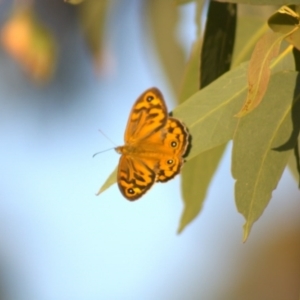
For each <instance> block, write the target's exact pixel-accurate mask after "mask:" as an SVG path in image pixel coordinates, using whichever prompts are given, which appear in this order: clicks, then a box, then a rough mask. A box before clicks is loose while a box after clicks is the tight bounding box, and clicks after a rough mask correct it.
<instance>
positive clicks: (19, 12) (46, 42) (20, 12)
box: [1, 7, 57, 83]
mask: <svg viewBox="0 0 300 300" xmlns="http://www.w3.org/2000/svg"><path fill="white" fill-rule="evenodd" d="M1 42H2V45H3V47H4V48H5V50H6V51H7V52H8V53H9V54H10V55H11V56H12V57H13V58H14V59H15V60H16V61H17V62H18V63H19V64H20V65H21V66H22V68H23V69H24V70H25V71H26V72H27V73H28V74H29V75H30V77H31V78H32V79H33V80H34V81H36V82H39V83H43V82H45V81H47V80H49V79H50V78H51V76H52V74H53V72H54V69H55V65H56V52H57V50H56V43H55V41H54V37H53V35H52V34H51V33H50V31H49V30H48V29H46V27H45V26H44V25H43V24H42V23H41V22H40V21H39V20H37V17H36V15H35V14H34V11H33V10H32V8H30V7H26V8H24V7H17V8H16V10H15V11H14V12H13V14H12V16H11V17H10V18H9V20H8V21H7V22H6V23H5V24H4V26H3V27H2V29H1Z"/></svg>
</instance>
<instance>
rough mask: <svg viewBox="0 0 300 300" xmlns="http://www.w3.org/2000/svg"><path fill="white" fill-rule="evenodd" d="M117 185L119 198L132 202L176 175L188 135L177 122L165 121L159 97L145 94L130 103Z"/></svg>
mask: <svg viewBox="0 0 300 300" xmlns="http://www.w3.org/2000/svg"><path fill="white" fill-rule="evenodd" d="M124 140H125V145H124V146H120V147H116V148H115V150H116V151H117V152H118V153H120V154H121V158H120V161H119V166H118V173H117V174H118V175H117V181H118V185H119V189H120V191H121V193H122V194H123V196H124V197H125V198H127V199H128V200H136V199H138V198H140V197H141V196H142V195H144V194H145V193H146V192H147V191H148V190H149V189H150V187H151V186H152V185H153V184H154V182H166V181H168V180H170V179H172V178H173V177H174V176H175V175H177V174H178V173H179V172H180V168H181V166H182V164H183V162H184V160H183V155H184V154H185V152H186V149H187V147H188V144H189V133H188V131H187V129H186V127H185V125H184V124H183V123H182V122H180V121H179V120H178V119H176V118H173V117H169V115H168V112H167V107H166V104H165V101H164V99H163V95H162V93H161V92H160V91H159V90H158V89H157V88H151V89H148V90H146V91H145V92H144V93H143V94H142V95H141V96H140V97H139V98H138V99H137V101H136V102H135V103H134V105H133V107H132V110H131V112H130V115H129V119H128V123H127V127H126V130H125V136H124Z"/></svg>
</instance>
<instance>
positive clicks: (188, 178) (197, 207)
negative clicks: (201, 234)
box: [178, 145, 226, 233]
mask: <svg viewBox="0 0 300 300" xmlns="http://www.w3.org/2000/svg"><path fill="white" fill-rule="evenodd" d="M225 147H226V145H221V146H218V147H215V148H213V149H210V150H208V151H205V152H203V153H201V154H200V155H198V156H196V157H194V158H193V159H192V160H191V161H190V162H189V163H188V164H186V165H184V167H183V169H182V195H183V199H184V204H185V207H184V211H183V213H182V215H181V220H180V225H179V228H178V233H180V232H181V231H182V230H183V229H184V228H185V227H186V226H187V225H188V224H189V223H190V222H191V221H192V220H193V219H194V218H196V217H197V215H198V214H199V212H200V211H201V209H202V205H203V202H204V200H205V198H206V194H207V190H208V187H209V185H210V183H211V180H212V178H213V176H214V174H215V172H216V169H217V167H218V166H219V163H220V160H221V158H222V155H223V153H224V150H225Z"/></svg>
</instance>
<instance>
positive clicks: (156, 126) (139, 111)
mask: <svg viewBox="0 0 300 300" xmlns="http://www.w3.org/2000/svg"><path fill="white" fill-rule="evenodd" d="M167 119H168V112H167V107H166V104H165V101H164V98H163V95H162V93H161V92H160V91H159V90H158V89H157V88H151V89H148V90H146V91H145V92H144V93H143V94H142V95H141V96H140V97H139V98H138V99H137V101H136V102H135V103H134V105H133V107H132V110H131V112H130V115H129V119H128V123H127V127H126V130H125V135H124V140H125V144H134V143H136V141H140V140H143V139H145V138H147V137H148V136H150V135H152V134H153V133H155V132H156V131H158V130H160V129H161V128H162V127H164V126H165V124H166V123H167Z"/></svg>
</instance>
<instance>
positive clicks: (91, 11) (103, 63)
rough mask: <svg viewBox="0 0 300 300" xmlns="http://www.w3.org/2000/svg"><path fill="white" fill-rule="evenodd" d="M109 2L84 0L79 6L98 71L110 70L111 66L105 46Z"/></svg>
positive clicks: (80, 18) (82, 22)
mask: <svg viewBox="0 0 300 300" xmlns="http://www.w3.org/2000/svg"><path fill="white" fill-rule="evenodd" d="M108 4H109V2H108V0H101V1H84V2H83V3H82V4H81V5H79V6H78V7H77V9H78V15H79V21H80V25H81V27H82V31H83V34H84V37H85V39H86V41H87V44H88V47H89V49H90V51H91V53H92V55H93V58H94V63H95V70H96V71H97V72H100V71H104V72H105V71H108V72H109V71H110V70H107V69H108V68H111V66H110V65H109V63H110V62H111V59H108V58H109V54H108V55H107V54H106V51H105V49H104V46H103V40H104V33H105V24H106V18H107V14H108ZM105 55H107V56H108V57H106V56H105Z"/></svg>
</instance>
